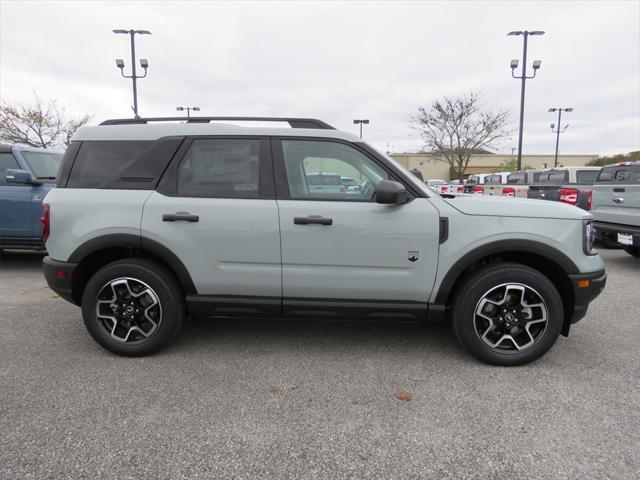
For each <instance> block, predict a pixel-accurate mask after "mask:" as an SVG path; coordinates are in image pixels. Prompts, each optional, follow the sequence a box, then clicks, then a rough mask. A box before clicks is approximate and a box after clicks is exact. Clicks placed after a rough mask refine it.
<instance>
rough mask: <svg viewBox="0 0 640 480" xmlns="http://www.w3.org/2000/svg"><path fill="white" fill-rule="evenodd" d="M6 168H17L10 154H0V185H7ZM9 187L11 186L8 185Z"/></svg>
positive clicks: (16, 163)
mask: <svg viewBox="0 0 640 480" xmlns="http://www.w3.org/2000/svg"><path fill="white" fill-rule="evenodd" d="M8 168H19V167H18V162H16V159H15V158H14V157H13V154H12V153H0V185H7V181H6V180H5V178H4V177H5V175H6V174H7V169H8ZM8 185H11V184H8Z"/></svg>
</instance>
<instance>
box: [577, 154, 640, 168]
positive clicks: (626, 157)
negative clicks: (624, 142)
mask: <svg viewBox="0 0 640 480" xmlns="http://www.w3.org/2000/svg"><path fill="white" fill-rule="evenodd" d="M632 160H640V150H637V151H635V152H629V153H626V154H625V153H618V154H617V155H611V156H610V157H598V158H596V159H595V160H591V161H590V162H589V163H587V165H589V166H594V167H604V166H605V165H610V164H612V163H618V162H630V161H632Z"/></svg>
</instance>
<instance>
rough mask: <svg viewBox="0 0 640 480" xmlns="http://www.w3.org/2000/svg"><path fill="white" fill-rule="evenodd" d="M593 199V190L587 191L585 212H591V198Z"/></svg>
mask: <svg viewBox="0 0 640 480" xmlns="http://www.w3.org/2000/svg"><path fill="white" fill-rule="evenodd" d="M592 197H593V190H589V193H588V195H587V212H590V211H591V198H592Z"/></svg>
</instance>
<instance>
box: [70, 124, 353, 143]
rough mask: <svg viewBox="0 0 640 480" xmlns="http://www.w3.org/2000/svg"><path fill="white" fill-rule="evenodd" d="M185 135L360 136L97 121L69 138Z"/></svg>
mask: <svg viewBox="0 0 640 480" xmlns="http://www.w3.org/2000/svg"><path fill="white" fill-rule="evenodd" d="M188 135H231V136H235V135H249V136H253V135H255V136H286V137H318V138H335V139H338V140H345V141H348V142H361V141H362V140H361V139H360V138H359V137H358V136H356V135H353V134H351V133H347V132H341V131H339V130H329V129H319V128H288V127H287V128H278V127H248V126H247V127H243V126H239V125H234V124H229V123H150V124H130V125H99V126H95V127H93V126H92V127H83V128H81V129H79V130H78V131H77V132H76V133H75V134H74V135H73V138H72V139H71V140H72V141H99V140H123V141H126V140H130V141H134V140H157V139H159V138H163V137H172V136H188Z"/></svg>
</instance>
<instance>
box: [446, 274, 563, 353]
mask: <svg viewBox="0 0 640 480" xmlns="http://www.w3.org/2000/svg"><path fill="white" fill-rule="evenodd" d="M523 292H524V294H523ZM518 296H519V297H520V300H521V301H520V304H519V305H516V304H515V303H517V298H518ZM523 296H524V297H525V300H524V301H522V298H523ZM500 302H504V303H502V304H500V305H498V304H499V303H500ZM526 305H528V306H526ZM538 305H540V306H538ZM505 309H506V310H507V311H506V312H505V311H504V310H505ZM478 312H479V313H480V315H479V314H478ZM543 317H544V318H546V321H543V320H541V319H542V318H543ZM563 321H564V308H563V305H562V299H561V297H560V294H559V293H558V290H557V289H556V288H555V286H554V285H553V283H551V281H550V280H549V279H548V278H547V277H546V276H544V275H543V274H541V273H540V272H538V271H537V270H534V269H532V268H529V267H526V266H524V265H520V264H517V263H502V264H497V265H493V266H487V267H484V268H482V269H481V270H478V271H476V272H474V273H473V274H471V276H470V277H469V278H467V279H466V280H465V281H464V282H463V284H462V285H461V286H460V288H458V289H457V293H456V295H455V297H454V303H453V305H452V322H453V329H454V332H455V335H456V337H457V338H458V340H459V341H460V343H462V345H463V346H464V347H465V349H466V350H468V351H469V352H470V353H471V354H472V355H473V356H475V357H476V358H478V359H479V360H482V361H483V362H486V363H489V364H492V365H501V366H512V365H523V364H525V363H529V362H532V361H534V360H537V359H538V358H540V357H541V356H542V355H544V353H546V352H547V350H549V349H550V348H551V347H552V346H553V344H554V343H555V342H556V340H557V339H558V336H559V335H560V331H561V330H562V324H563ZM509 322H510V323H509ZM507 327H509V328H507ZM505 334H506V335H510V336H511V338H512V339H509V338H507V337H504V335H505ZM500 338H502V340H500ZM490 344H491V345H490ZM516 344H518V345H519V347H520V348H521V349H520V350H518V349H517V347H516Z"/></svg>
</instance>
